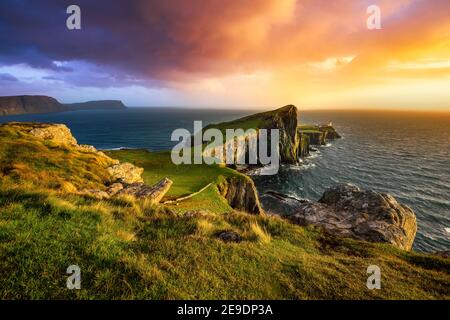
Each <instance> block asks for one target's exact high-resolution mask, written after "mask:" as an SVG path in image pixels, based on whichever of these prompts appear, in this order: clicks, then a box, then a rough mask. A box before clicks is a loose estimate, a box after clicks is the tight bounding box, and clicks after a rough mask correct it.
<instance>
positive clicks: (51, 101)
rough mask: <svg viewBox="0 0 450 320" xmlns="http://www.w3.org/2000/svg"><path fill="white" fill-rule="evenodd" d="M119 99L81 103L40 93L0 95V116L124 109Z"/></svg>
mask: <svg viewBox="0 0 450 320" xmlns="http://www.w3.org/2000/svg"><path fill="white" fill-rule="evenodd" d="M125 108H126V106H125V105H124V104H123V102H122V101H120V100H98V101H87V102H81V103H70V104H64V103H60V102H59V101H58V100H56V99H55V98H52V97H49V96H42V95H35V96H31V95H22V96H7V97H0V116H6V115H14V114H33V113H50V112H66V111H75V110H95V109H108V110H111V109H114V110H115V109H125Z"/></svg>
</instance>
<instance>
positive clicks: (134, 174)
mask: <svg viewBox="0 0 450 320" xmlns="http://www.w3.org/2000/svg"><path fill="white" fill-rule="evenodd" d="M13 124H15V125H20V126H23V127H26V128H27V130H28V133H29V134H31V135H33V136H35V137H36V138H38V139H42V140H44V141H51V142H52V143H54V144H55V145H59V146H67V147H70V148H71V149H72V150H77V151H79V152H83V153H93V154H96V155H97V156H99V157H101V158H102V159H103V160H104V163H105V169H106V171H107V172H108V173H109V175H110V178H109V181H105V184H107V185H109V186H107V185H105V190H100V189H95V190H94V189H81V190H79V191H78V192H77V193H79V194H84V195H89V196H91V197H93V198H97V199H108V198H110V197H112V196H116V195H122V194H128V195H133V196H135V197H136V198H146V199H149V200H150V201H152V202H154V203H159V202H160V201H161V199H162V198H163V197H164V195H165V194H166V193H167V191H169V189H170V187H171V186H172V181H171V180H169V179H167V178H164V179H162V180H161V181H159V182H158V183H157V184H155V185H153V186H149V185H146V184H145V183H144V180H143V179H142V176H141V175H142V173H143V172H144V169H143V168H139V167H136V166H135V165H133V164H131V163H127V162H125V163H119V161H118V160H116V159H112V158H110V157H108V156H107V155H105V154H104V153H103V152H101V151H97V149H95V147H93V146H89V145H78V143H77V140H76V139H75V138H74V136H73V135H72V133H71V132H70V129H69V128H67V127H66V126H65V125H64V124H40V123H39V124H38V123H13Z"/></svg>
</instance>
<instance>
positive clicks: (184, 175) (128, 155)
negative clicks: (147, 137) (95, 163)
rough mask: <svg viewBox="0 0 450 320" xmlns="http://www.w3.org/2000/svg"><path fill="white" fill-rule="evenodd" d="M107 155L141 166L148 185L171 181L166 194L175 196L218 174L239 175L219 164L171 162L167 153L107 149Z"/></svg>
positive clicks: (208, 181)
mask: <svg viewBox="0 0 450 320" xmlns="http://www.w3.org/2000/svg"><path fill="white" fill-rule="evenodd" d="M107 154H108V155H109V156H111V157H113V158H115V159H118V160H120V161H121V162H130V163H133V164H135V165H136V166H138V167H141V168H144V174H143V175H142V176H143V178H144V181H145V182H146V183H147V184H155V183H156V182H158V181H159V180H161V179H163V178H164V177H168V178H169V179H171V180H172V181H173V185H172V187H171V188H170V190H169V192H168V194H167V196H168V198H178V197H181V196H186V195H189V194H191V193H194V192H197V191H199V190H200V189H202V188H203V187H205V186H206V185H207V184H209V183H212V182H216V181H217V178H218V177H219V176H224V177H231V176H236V175H239V173H237V172H236V171H234V170H232V169H230V168H226V167H222V166H219V165H206V164H198V165H189V164H180V165H175V164H173V162H172V160H171V159H170V152H169V151H167V152H149V151H146V150H120V151H109V152H107Z"/></svg>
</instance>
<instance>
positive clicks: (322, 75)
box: [0, 0, 450, 111]
mask: <svg viewBox="0 0 450 320" xmlns="http://www.w3.org/2000/svg"><path fill="white" fill-rule="evenodd" d="M71 4H76V5H78V6H79V7H80V9H81V29H80V30H69V29H68V28H67V27H66V20H67V18H68V17H69V14H67V13H66V9H67V7H68V6H69V5H71ZM370 5H377V6H379V8H380V9H381V29H379V30H369V29H368V28H367V24H366V22H367V19H368V18H369V14H368V13H367V8H368V7H369V6H370ZM449 16H450V1H448V0H367V1H366V0H334V1H333V0H239V1H224V0H220V1H219V0H166V1H160V0H158V1H156V0H134V1H129V0H128V1H124V0H116V1H106V0H97V1H91V0H71V1H64V0H41V1H32V0H9V1H1V2H0V95H21V94H43V95H49V96H53V97H55V98H57V99H58V100H59V101H61V102H66V103H69V102H80V101H87V100H96V99H97V100H98V99H119V100H122V101H124V103H125V104H126V105H128V106H187V107H193V106H195V107H207V108H214V107H216V108H224V107H227V108H244V107H245V108H260V107H274V106H283V105H286V104H295V105H297V106H298V107H300V108H305V109H333V108H345V109H348V108H380V109H408V110H409V109H425V110H435V109H440V110H447V111H450V19H449Z"/></svg>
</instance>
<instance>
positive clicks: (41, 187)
mask: <svg viewBox="0 0 450 320" xmlns="http://www.w3.org/2000/svg"><path fill="white" fill-rule="evenodd" d="M0 142H1V143H0V164H1V167H0V168H1V171H0V172H1V179H0V299H20V298H22V299H23V298H26V299H449V298H450V294H449V290H448V288H449V287H450V274H449V270H450V259H445V258H442V257H437V256H431V255H426V254H421V253H414V252H410V253H409V252H405V251H402V250H399V249H396V248H394V247H393V246H390V245H387V244H372V243H365V242H360V241H355V240H350V239H336V238H333V237H330V236H328V235H326V234H324V233H322V232H321V231H320V230H318V229H316V228H314V227H307V228H305V227H300V226H296V225H293V224H290V223H289V222H287V221H284V220H282V219H280V218H278V217H273V216H266V215H258V216H256V215H250V214H247V213H243V212H237V211H233V210H231V208H229V207H227V204H226V203H224V202H223V199H221V198H220V195H219V194H218V192H217V187H216V186H215V185H212V186H211V187H210V188H208V189H207V190H205V192H204V193H203V192H202V193H200V194H199V195H197V196H196V197H194V198H192V199H191V200H192V202H191V203H187V202H186V203H180V204H179V205H178V206H175V205H174V206H164V205H158V206H153V205H150V204H148V203H146V202H145V201H143V200H136V199H134V198H132V197H117V198H111V199H109V200H97V199H94V198H90V197H88V196H81V195H78V194H75V193H73V192H72V191H70V188H66V189H64V188H61V187H60V185H64V184H65V183H70V184H71V185H72V186H73V187H78V186H79V184H82V183H85V184H88V185H92V187H94V186H100V182H102V181H103V179H104V177H103V170H104V163H103V162H104V161H107V159H106V158H104V157H102V156H98V155H97V156H94V155H88V154H83V153H78V152H77V151H76V150H72V149H70V148H69V149H64V148H60V147H57V146H47V145H45V144H43V143H42V142H41V141H38V140H36V139H33V138H32V137H30V136H29V135H27V134H26V132H25V131H23V130H22V129H21V128H19V127H11V126H0ZM9 152H15V153H14V157H13V156H11V155H10V154H9ZM121 155H122V156H123V159H128V160H132V159H135V161H142V163H144V164H146V165H148V166H147V167H146V170H149V169H150V170H149V171H152V170H153V172H152V173H150V174H149V175H148V176H146V177H145V179H146V180H147V179H150V180H147V181H154V180H157V179H158V178H159V177H157V176H156V172H157V171H159V170H162V172H164V170H166V173H171V171H170V167H165V165H164V162H163V159H164V155H157V156H155V154H152V153H149V154H147V153H142V152H134V151H133V152H127V153H123V154H121ZM154 156H155V157H154ZM127 157H128V158H127ZM147 157H150V158H152V159H150V160H148V161H149V162H146V160H145V159H146V158H147ZM153 157H154V158H153ZM158 159H159V160H158ZM157 160H158V161H157ZM88 163H89V165H88ZM151 163H153V164H157V163H160V166H161V168H159V167H155V168H153V169H152V165H150V164H151ZM86 166H90V169H87V167H86ZM219 169H220V168H216V169H214V170H218V171H216V172H217V173H220V174H222V173H223V172H222V170H219ZM221 169H223V168H221ZM84 170H85V171H84ZM67 172H70V174H68V173H67ZM198 172H201V173H203V171H202V170H199V171H198ZM198 172H197V173H195V175H194V174H192V175H193V176H196V175H197V174H199V173H198ZM186 176H187V173H182V171H180V172H179V173H177V174H174V175H173V176H172V178H173V179H174V181H177V180H178V182H180V185H181V186H179V189H178V190H179V191H178V192H179V194H184V193H185V192H190V191H191V190H193V189H197V186H196V187H195V188H192V189H190V188H189V186H188V184H187V183H186V184H184V186H183V184H182V183H181V182H182V181H183V179H187V178H185V177H186ZM207 176H208V177H209V178H208V179H206V178H204V175H200V176H198V177H197V178H198V179H204V180H203V181H202V185H203V183H204V182H207V181H209V179H210V178H213V177H214V175H213V173H212V172H210V173H208V175H207ZM45 179H50V180H45ZM83 179H84V180H83ZM151 179H154V180H151ZM189 179H190V178H189ZM193 180H194V179H193ZM193 180H192V181H193ZM54 181H56V182H57V183H56V184H55V183H54ZM174 185H175V184H174ZM198 185H200V184H198ZM211 199H215V202H214V206H217V208H216V210H213V211H210V210H203V211H202V212H198V213H197V214H186V212H187V211H192V210H193V209H197V208H199V209H202V208H203V207H204V204H205V203H209V202H210V200H211ZM196 206H197V207H196ZM222 231H234V232H237V233H238V234H239V235H240V236H241V237H242V241H241V242H240V243H225V242H223V241H221V240H219V239H218V237H217V235H218V234H219V233H220V232H222ZM73 264H76V265H78V266H80V268H81V290H68V289H67V288H66V280H67V277H68V275H67V274H66V269H67V267H69V266H70V265H73ZM372 264H376V265H378V266H379V267H380V268H381V275H382V280H381V285H382V289H381V290H368V289H367V287H366V280H367V277H368V275H367V274H366V270H367V267H368V266H369V265H372Z"/></svg>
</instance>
